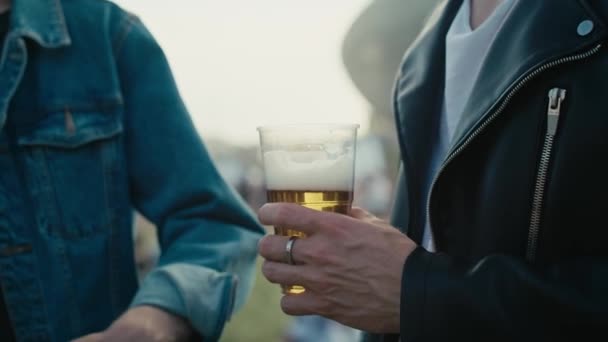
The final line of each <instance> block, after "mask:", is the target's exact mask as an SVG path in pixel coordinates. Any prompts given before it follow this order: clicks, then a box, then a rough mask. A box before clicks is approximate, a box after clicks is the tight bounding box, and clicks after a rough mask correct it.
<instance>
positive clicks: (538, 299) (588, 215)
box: [383, 0, 608, 342]
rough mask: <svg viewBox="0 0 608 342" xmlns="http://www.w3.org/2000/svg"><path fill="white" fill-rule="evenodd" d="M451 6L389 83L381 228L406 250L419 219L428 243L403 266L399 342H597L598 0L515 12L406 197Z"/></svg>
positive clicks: (426, 137) (606, 279)
mask: <svg viewBox="0 0 608 342" xmlns="http://www.w3.org/2000/svg"><path fill="white" fill-rule="evenodd" d="M461 3H462V0H453V1H446V2H444V3H443V4H442V5H440V6H439V8H438V9H437V10H436V11H435V13H434V14H433V16H432V17H431V18H430V19H429V22H428V25H427V27H426V28H425V29H424V30H423V32H422V33H421V35H420V36H419V37H418V39H417V40H416V41H415V43H413V45H412V46H411V47H410V49H409V50H408V52H407V53H406V56H405V59H404V62H403V64H402V67H401V70H400V75H399V77H398V81H397V85H396V87H395V97H394V102H395V111H396V120H397V127H398V135H399V138H400V145H401V151H402V159H403V171H404V177H403V179H402V187H401V188H400V192H399V196H398V198H397V201H396V204H395V210H394V212H395V215H394V216H395V217H394V220H393V223H394V225H396V226H397V227H400V228H401V229H403V230H404V232H406V233H407V234H408V235H409V236H410V237H412V238H413V239H414V240H416V241H418V242H419V241H420V239H421V236H422V232H423V228H424V222H425V217H426V215H428V216H429V217H430V220H431V225H432V231H433V234H434V237H435V242H436V246H437V249H438V253H429V252H427V251H425V250H423V249H422V248H419V249H417V250H416V251H415V252H414V253H413V254H412V255H411V256H410V257H409V258H408V259H407V262H406V264H405V267H404V273H403V282H402V297H401V338H402V341H404V342H416V341H556V340H557V341H575V340H576V341H579V340H580V341H582V340H584V339H585V336H588V335H589V334H599V336H600V337H601V338H600V340H603V339H606V338H607V337H606V334H605V331H606V328H608V223H607V219H608V198H607V196H608V152H607V150H608V41H607V37H608V36H607V34H608V28H607V25H608V1H606V0H520V1H519V2H518V3H517V4H516V5H515V7H514V9H513V11H512V12H511V14H510V17H509V18H508V19H507V21H506V22H505V24H504V26H503V28H502V30H501V32H500V33H499V34H498V36H497V39H496V40H495V42H494V43H493V45H492V47H491V49H490V52H489V55H488V58H487V61H486V62H485V64H484V65H483V66H482V71H481V74H480V78H479V79H478V81H477V83H476V85H475V88H474V91H473V94H472V96H471V97H470V99H469V100H468V105H467V106H466V110H465V114H464V118H463V121H462V122H461V123H460V125H459V127H458V129H457V132H456V134H455V139H454V143H453V146H452V148H451V152H450V153H449V156H448V157H447V158H446V160H445V162H444V165H443V167H442V168H441V171H440V174H439V176H438V177H437V178H436V180H435V182H434V185H433V187H432V192H431V199H430V201H429V203H419V201H417V200H416V199H418V198H421V196H420V191H422V186H421V185H422V184H421V180H422V179H424V178H423V177H424V175H425V174H426V173H427V172H428V166H429V156H430V153H431V149H430V148H431V146H432V145H433V139H436V133H435V132H436V127H437V118H438V117H439V111H440V109H441V105H442V104H441V102H442V101H441V99H442V91H443V86H444V80H443V77H444V64H445V61H444V57H445V35H446V32H447V30H448V28H449V27H450V25H451V22H452V19H453V18H454V16H455V14H456V12H457V11H458V8H459V6H460V4H461ZM408 199H409V200H408ZM383 338H384V340H391V339H394V338H396V337H395V336H384V337H383Z"/></svg>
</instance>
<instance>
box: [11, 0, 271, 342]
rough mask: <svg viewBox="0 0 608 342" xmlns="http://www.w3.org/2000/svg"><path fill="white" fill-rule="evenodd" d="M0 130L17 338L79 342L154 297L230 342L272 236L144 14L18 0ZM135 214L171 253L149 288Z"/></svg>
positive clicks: (74, 2) (96, 2) (84, 0)
mask: <svg viewBox="0 0 608 342" xmlns="http://www.w3.org/2000/svg"><path fill="white" fill-rule="evenodd" d="M0 127H1V131H0V132H1V133H0V169H1V170H2V172H1V173H0V283H1V284H2V288H3V293H4V296H5V299H6V302H7V305H8V309H9V313H10V317H11V321H12V324H13V326H14V329H15V333H16V336H17V339H18V340H19V341H67V340H70V339H72V338H75V337H79V336H81V335H83V334H86V333H90V332H95V331H100V330H103V329H105V328H107V327H108V325H109V324H110V323H111V322H112V320H114V319H116V318H117V317H118V316H119V315H120V314H121V313H122V312H124V311H125V310H126V309H128V308H129V307H130V306H136V305H143V304H146V305H154V306H157V307H160V308H163V309H165V310H167V311H169V312H172V313H174V314H177V315H180V316H183V317H185V318H187V319H188V320H189V321H190V323H191V325H192V326H193V327H194V328H195V329H196V330H197V331H198V332H199V333H200V334H201V335H202V336H203V337H204V338H205V340H211V341H213V340H217V339H218V338H219V335H220V334H221V331H222V328H223V326H224V322H225V321H226V320H227V319H228V318H229V317H230V315H231V313H232V312H233V310H235V308H238V307H240V306H241V305H242V304H243V303H244V301H245V300H246V298H247V296H248V294H249V292H250V289H251V284H252V282H253V278H254V277H253V270H254V262H255V258H256V252H257V251H256V250H257V241H258V239H259V237H260V236H261V234H262V233H263V229H262V227H261V226H260V225H259V224H258V223H257V221H256V219H255V216H254V215H253V213H252V212H251V211H250V210H248V208H247V206H246V204H245V203H244V202H243V201H242V200H241V199H240V198H239V196H238V194H236V192H234V191H233V189H231V188H230V187H229V186H228V185H227V184H226V183H225V182H224V181H223V180H222V178H221V177H220V175H219V174H218V171H217V170H216V168H215V167H214V164H213V163H212V161H211V160H210V157H209V155H208V154H207V152H206V150H205V147H204V145H203V143H202V141H201V139H200V137H199V136H198V134H197V132H196V131H195V129H194V126H193V124H192V122H191V120H190V117H189V114H188V112H187V110H186V108H185V106H184V104H183V103H182V101H181V99H180V95H179V93H178V91H177V88H176V85H175V83H174V80H173V78H172V75H171V70H170V68H169V66H168V63H167V61H166V59H165V57H164V55H163V52H162V49H161V48H160V47H159V45H158V44H157V43H156V42H155V40H154V38H153V37H152V36H151V34H150V33H149V32H148V31H147V30H146V28H145V27H144V25H143V24H142V23H141V22H140V20H138V18H136V17H135V16H133V15H131V14H129V13H127V12H125V11H123V10H121V9H120V8H118V7H117V6H116V5H113V4H112V3H110V2H106V1H100V0H13V7H12V9H11V24H10V29H9V32H8V34H7V36H6V40H5V44H4V47H3V49H2V54H1V57H0ZM134 210H138V211H139V212H141V213H142V214H143V215H144V216H146V217H147V218H148V219H150V220H151V221H152V222H154V223H155V224H156V226H157V227H158V233H159V240H160V245H161V248H162V255H161V257H160V260H159V263H158V265H157V267H156V268H155V269H153V270H152V271H151V272H150V273H149V274H148V276H147V277H146V278H145V279H144V280H143V282H142V283H141V284H138V281H137V277H136V270H135V266H134V261H133V259H134V258H133V254H134V252H133V212H134Z"/></svg>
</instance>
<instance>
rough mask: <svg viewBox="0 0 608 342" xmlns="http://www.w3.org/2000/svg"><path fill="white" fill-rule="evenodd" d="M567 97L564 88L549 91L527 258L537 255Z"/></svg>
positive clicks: (532, 259) (531, 259) (532, 258)
mask: <svg viewBox="0 0 608 342" xmlns="http://www.w3.org/2000/svg"><path fill="white" fill-rule="evenodd" d="M565 99H566V91H565V90H564V89H559V88H553V89H551V91H549V108H548V109H547V128H546V131H545V142H544V144H543V151H542V154H541V156H540V164H539V166H538V172H537V174H536V183H535V185H534V196H533V197H532V214H531V215H530V228H529V230H528V246H527V248H526V259H528V261H534V258H535V257H536V245H537V243H538V232H539V230H540V219H541V215H542V210H543V201H544V198H545V186H546V185H547V171H548V170H549V162H550V161H551V151H552V149H553V140H554V139H555V134H556V133H557V127H558V124H559V116H560V114H561V109H562V102H563V101H564V100H565Z"/></svg>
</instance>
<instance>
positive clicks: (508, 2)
mask: <svg viewBox="0 0 608 342" xmlns="http://www.w3.org/2000/svg"><path fill="white" fill-rule="evenodd" d="M516 1H517V0H503V1H502V3H501V4H500V5H499V6H498V7H496V9H495V10H494V12H493V13H492V15H491V16H490V17H488V18H487V19H486V20H485V21H484V22H483V23H482V24H481V25H480V26H479V27H477V28H476V29H475V30H472V29H471V0H465V1H464V2H463V4H462V6H461V7H460V10H459V11H458V14H457V15H456V17H455V18H454V21H453V22H452V25H451V26H450V29H449V31H448V34H447V36H446V42H445V44H446V49H445V51H446V55H445V91H444V97H443V108H442V111H441V117H440V118H439V134H438V139H437V142H436V145H435V146H434V151H433V155H432V156H431V167H430V173H429V175H428V179H427V184H426V185H427V187H426V191H425V192H424V193H425V196H424V201H423V204H424V205H425V206H426V204H427V200H428V193H429V191H430V187H431V182H432V181H433V179H434V178H435V175H436V174H437V172H438V171H439V168H440V167H441V165H442V163H443V161H444V159H445V157H446V154H447V152H448V150H449V148H450V147H451V145H452V139H453V137H454V131H455V130H456V127H457V126H458V123H459V122H460V119H461V117H462V114H463V111H464V106H465V105H466V103H467V101H468V99H469V97H470V96H471V92H472V90H473V86H474V85H475V81H476V80H477V77H478V76H479V72H480V70H481V66H482V64H483V62H484V60H485V59H486V56H487V53H488V50H489V48H490V45H491V44H492V42H493V40H494V38H495V37H496V34H497V33H498V31H499V30H500V28H501V27H502V24H503V22H504V21H505V19H506V18H507V16H508V13H509V12H510V10H511V8H513V5H514V4H515V2H516ZM422 246H423V247H424V248H425V249H427V250H429V251H434V250H435V243H434V241H433V236H432V234H431V230H430V226H429V222H426V224H425V229H424V235H423V238H422Z"/></svg>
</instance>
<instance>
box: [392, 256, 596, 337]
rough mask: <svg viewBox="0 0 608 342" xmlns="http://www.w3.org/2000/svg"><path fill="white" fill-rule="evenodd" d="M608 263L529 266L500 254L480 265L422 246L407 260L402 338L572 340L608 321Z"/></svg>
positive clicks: (593, 332) (584, 259)
mask: <svg viewBox="0 0 608 342" xmlns="http://www.w3.org/2000/svg"><path fill="white" fill-rule="evenodd" d="M607 290H608V260H607V259H606V258H605V257H591V256H589V257H576V258H571V259H568V260H563V261H561V262H559V263H553V264H546V265H543V266H531V265H530V264H528V263H527V262H525V261H524V260H523V259H519V258H516V257H510V256H504V255H494V256H488V257H486V258H484V259H482V260H481V261H479V262H477V263H474V264H466V263H461V262H459V261H458V260H456V259H454V258H451V257H450V256H448V255H445V254H439V253H430V252H428V251H426V250H424V249H423V248H418V249H417V250H416V251H414V253H413V254H412V255H410V256H409V258H408V259H407V261H406V263H405V267H404V272H403V281H402V295H401V336H402V340H403V341H408V342H413V341H446V340H450V341H562V340H564V341H574V340H584V339H583V338H582V337H583V336H590V335H599V336H601V334H602V332H603V331H604V328H605V327H606V324H607V323H608V291H607Z"/></svg>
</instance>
